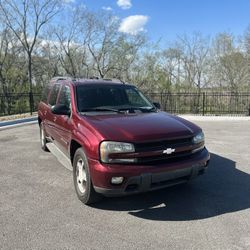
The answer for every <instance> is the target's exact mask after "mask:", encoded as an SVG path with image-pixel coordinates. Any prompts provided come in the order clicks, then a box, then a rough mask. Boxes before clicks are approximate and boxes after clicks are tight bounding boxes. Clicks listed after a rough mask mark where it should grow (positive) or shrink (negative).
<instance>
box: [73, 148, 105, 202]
mask: <svg viewBox="0 0 250 250" xmlns="http://www.w3.org/2000/svg"><path fill="white" fill-rule="evenodd" d="M73 181H74V186H75V190H76V194H77V197H78V199H79V200H80V201H81V202H83V203H84V204H86V205H89V204H93V203H95V202H97V201H98V200H99V199H100V198H101V196H100V194H98V193H96V192H95V190H94V188H93V185H92V181H91V176H90V171H89V164H88V160H87V157H86V154H85V153H84V151H83V149H82V148H78V149H77V150H76V152H75V155H74V160H73Z"/></svg>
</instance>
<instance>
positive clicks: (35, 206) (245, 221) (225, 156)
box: [0, 119, 250, 249]
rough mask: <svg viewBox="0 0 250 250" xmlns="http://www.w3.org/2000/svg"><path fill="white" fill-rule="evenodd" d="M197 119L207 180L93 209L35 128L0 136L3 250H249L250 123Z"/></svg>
mask: <svg viewBox="0 0 250 250" xmlns="http://www.w3.org/2000/svg"><path fill="white" fill-rule="evenodd" d="M196 120H197V119H196ZM195 122H196V123H197V124H199V125H200V126H201V127H202V128H203V130H204V132H205V135H206V145H207V148H208V149H209V151H210V152H211V161H210V166H209V170H208V172H207V173H206V174H205V175H203V176H201V177H199V178H197V179H196V180H194V181H193V182H192V183H191V184H189V185H182V186H178V187H172V188H168V189H165V190H161V191H157V192H152V193H146V194H141V195H136V196H130V197H125V198H124V197H123V198H109V199H105V200H103V201H102V202H100V203H98V204H96V205H95V206H93V207H88V206H85V205H83V204H82V203H81V202H80V201H79V200H78V199H77V197H76V194H75V191H74V187H73V181H72V172H70V171H69V170H68V169H66V168H65V167H63V166H62V165H61V164H60V163H59V162H58V161H57V159H56V158H55V157H54V156H53V155H52V154H51V153H45V152H43V151H42V150H41V149H40V144H39V131H38V125H29V126H23V127H18V128H12V129H8V130H3V131H0V249H250V121H249V120H248V121H242V120H239V121H237V120H234V121H232V120H218V121H213V119H211V120H210V119H206V120H198V121H195Z"/></svg>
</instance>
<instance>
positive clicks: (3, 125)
mask: <svg viewBox="0 0 250 250" xmlns="http://www.w3.org/2000/svg"><path fill="white" fill-rule="evenodd" d="M35 123H37V116H35V117H29V118H21V119H16V120H10V121H3V122H0V131H1V130H5V129H10V128H16V127H21V126H25V125H31V124H35Z"/></svg>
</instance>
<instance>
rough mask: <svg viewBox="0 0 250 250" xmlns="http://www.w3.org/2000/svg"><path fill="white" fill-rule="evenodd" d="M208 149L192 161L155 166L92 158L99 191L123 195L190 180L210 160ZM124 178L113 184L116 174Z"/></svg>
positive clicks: (195, 156)
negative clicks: (119, 182) (115, 163)
mask: <svg viewBox="0 0 250 250" xmlns="http://www.w3.org/2000/svg"><path fill="white" fill-rule="evenodd" d="M209 158H210V156H209V153H208V151H207V149H206V148H204V149H203V150H202V151H200V152H198V153H195V154H194V155H193V156H191V157H190V158H189V159H188V160H185V161H180V162H175V163H165V164H160V165H154V166H138V165H112V166H111V165H103V164H101V163H100V162H99V161H95V160H89V163H90V171H91V176H92V182H93V185H94V189H95V190H96V192H98V193H101V194H103V195H105V196H122V195H129V194H134V193H141V192H147V191H151V190H157V189H161V188H165V187H169V186H173V185H177V184H181V183H184V182H187V181H189V180H190V179H192V178H195V177H196V176H198V175H200V174H203V173H204V172H205V170H206V169H207V166H208V162H209ZM120 176H122V177H124V181H123V183H122V184H120V185H113V184H111V178H112V177H120Z"/></svg>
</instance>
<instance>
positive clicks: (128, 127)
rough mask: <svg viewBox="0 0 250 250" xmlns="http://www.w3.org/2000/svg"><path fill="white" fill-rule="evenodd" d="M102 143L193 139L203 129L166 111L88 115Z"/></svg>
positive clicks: (88, 121)
mask: <svg viewBox="0 0 250 250" xmlns="http://www.w3.org/2000/svg"><path fill="white" fill-rule="evenodd" d="M83 119H85V121H86V122H87V123H89V125H90V126H91V127H93V128H94V129H95V130H97V131H98V132H99V134H100V135H101V137H102V140H113V141H127V142H143V141H152V140H161V139H167V138H168V139H169V138H182V137H189V136H191V135H193V134H194V133H196V132H198V131H199V130H200V128H199V127H198V126H196V125H194V124H193V123H191V122H188V121H186V120H184V119H182V118H180V117H177V116H173V115H170V114H168V113H166V112H155V113H141V114H112V115H95V116H92V115H84V116H83Z"/></svg>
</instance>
